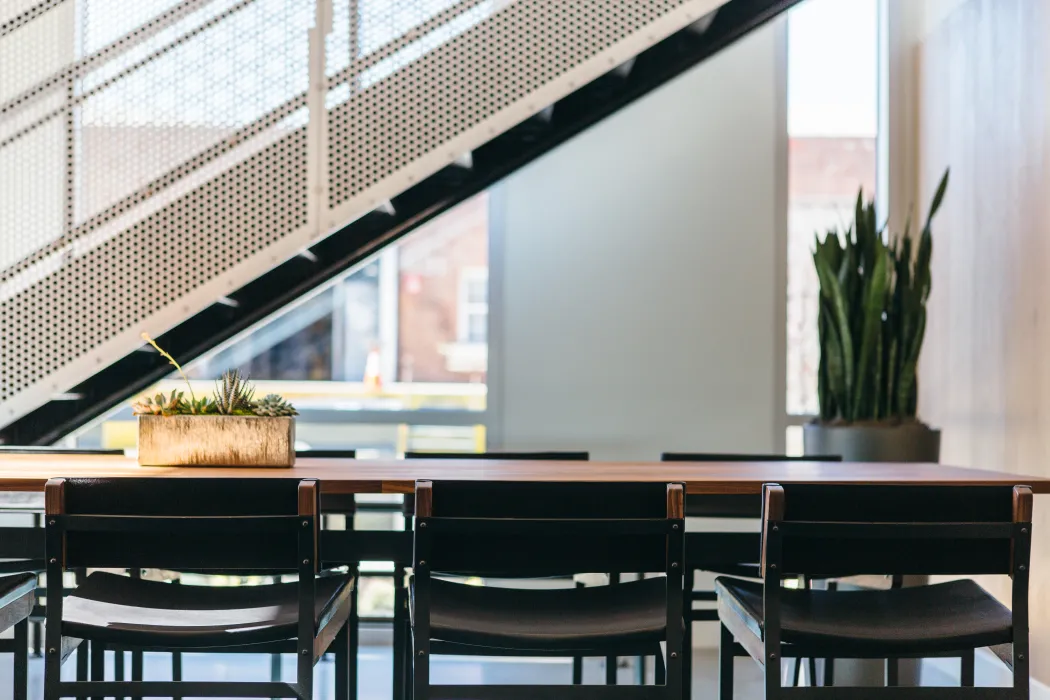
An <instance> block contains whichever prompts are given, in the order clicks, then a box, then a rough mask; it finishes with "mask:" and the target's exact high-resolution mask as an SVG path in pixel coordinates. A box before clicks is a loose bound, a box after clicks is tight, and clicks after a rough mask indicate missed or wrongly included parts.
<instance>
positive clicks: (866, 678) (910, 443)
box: [802, 423, 941, 687]
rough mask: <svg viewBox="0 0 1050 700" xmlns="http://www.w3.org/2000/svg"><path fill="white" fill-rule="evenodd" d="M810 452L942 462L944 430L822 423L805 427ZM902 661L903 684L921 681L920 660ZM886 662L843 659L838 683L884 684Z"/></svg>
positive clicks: (920, 580)
mask: <svg viewBox="0 0 1050 700" xmlns="http://www.w3.org/2000/svg"><path fill="white" fill-rule="evenodd" d="M802 435H803V444H804V447H805V452H806V454H807V455H841V456H842V459H843V460H844V461H846V462H933V463H936V462H939V461H940V458H941V431H940V430H934V429H933V428H930V427H928V426H926V425H923V424H922V423H906V424H904V425H892V426H889V425H888V426H882V425H835V426H830V425H821V424H819V423H810V424H809V425H806V426H803V432H802ZM904 583H905V585H906V586H921V585H923V584H924V583H926V577H923V576H909V577H906V578H905V582H904ZM898 663H899V664H900V683H901V685H907V686H917V685H919V683H920V670H919V662H918V661H916V660H915V659H904V660H901V661H899V662H898ZM884 673H885V664H884V662H882V661H876V660H866V659H843V660H841V661H837V662H836V663H835V684H836V685H844V686H866V687H872V686H881V685H883V683H884V681H885V675H884Z"/></svg>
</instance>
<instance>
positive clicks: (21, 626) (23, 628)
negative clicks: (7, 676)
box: [11, 620, 29, 700]
mask: <svg viewBox="0 0 1050 700" xmlns="http://www.w3.org/2000/svg"><path fill="white" fill-rule="evenodd" d="M14 656H15V672H14V683H15V688H14V693H13V694H12V696H11V697H12V698H13V699H14V700H26V695H27V694H28V692H29V690H28V688H27V686H28V685H29V620H22V621H21V622H19V623H18V624H16V625H15V654H14Z"/></svg>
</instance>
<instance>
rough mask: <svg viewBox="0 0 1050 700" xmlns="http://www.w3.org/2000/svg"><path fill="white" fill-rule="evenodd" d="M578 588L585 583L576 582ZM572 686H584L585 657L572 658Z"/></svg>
mask: <svg viewBox="0 0 1050 700" xmlns="http://www.w3.org/2000/svg"><path fill="white" fill-rule="evenodd" d="M575 584H576V587H577V588H583V586H584V583H583V581H576V582H575ZM572 684H573V685H583V657H582V656H574V657H572Z"/></svg>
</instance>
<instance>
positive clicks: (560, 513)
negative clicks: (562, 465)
mask: <svg viewBox="0 0 1050 700" xmlns="http://www.w3.org/2000/svg"><path fill="white" fill-rule="evenodd" d="M683 501H684V488H683V486H682V485H681V484H664V483H651V482H650V483H578V482H560V483H559V482H555V483H550V482H544V483H539V482H483V481H435V482H430V481H421V482H417V484H416V530H415V548H416V550H415V562H416V565H417V566H418V565H419V562H420V561H425V562H427V563H426V564H425V567H426V568H427V569H428V570H430V571H440V572H443V573H453V574H467V575H481V576H484V575H493V576H495V575H498V576H501V577H504V576H508V577H529V576H560V575H568V574H577V573H595V572H601V573H609V572H612V573H622V572H639V571H640V572H667V571H669V570H671V569H672V568H673V569H676V570H677V571H680V564H681V561H682V532H683V530H684V525H683V520H682V518H683V511H682V508H683Z"/></svg>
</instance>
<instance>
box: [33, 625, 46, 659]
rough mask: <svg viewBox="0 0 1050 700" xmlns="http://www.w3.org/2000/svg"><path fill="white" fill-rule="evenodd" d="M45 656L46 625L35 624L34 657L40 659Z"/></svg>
mask: <svg viewBox="0 0 1050 700" xmlns="http://www.w3.org/2000/svg"><path fill="white" fill-rule="evenodd" d="M43 655H44V625H43V623H41V622H34V623H33V656H35V657H36V658H38V659H39V658H40V657H41V656H43Z"/></svg>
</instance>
